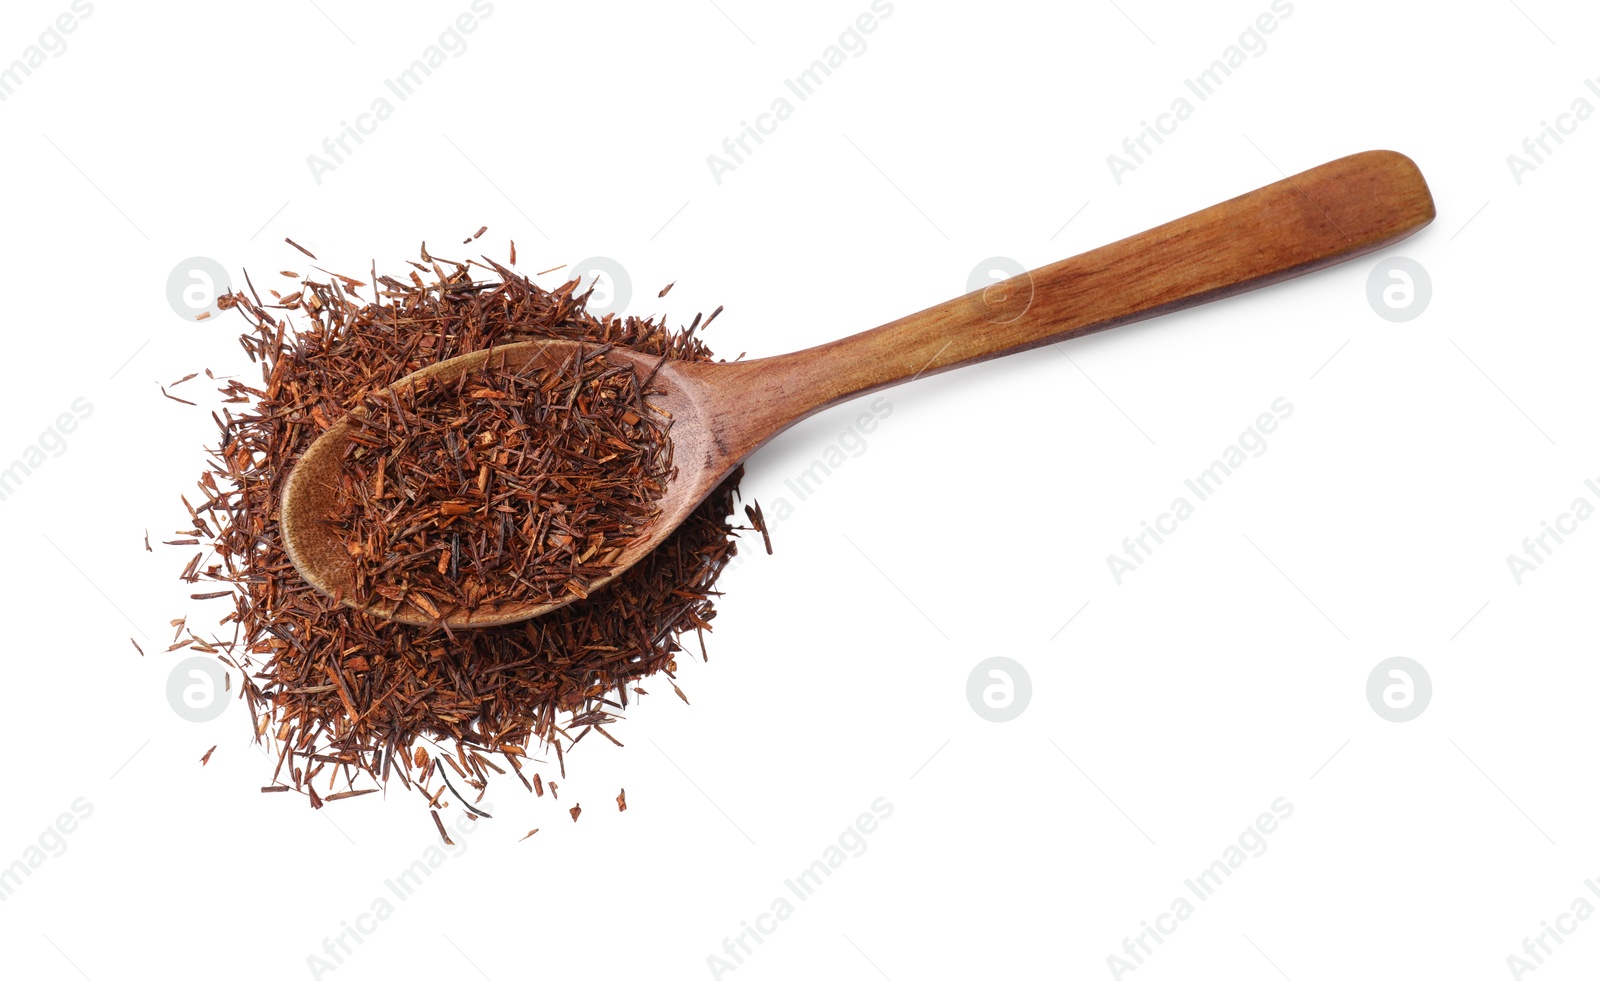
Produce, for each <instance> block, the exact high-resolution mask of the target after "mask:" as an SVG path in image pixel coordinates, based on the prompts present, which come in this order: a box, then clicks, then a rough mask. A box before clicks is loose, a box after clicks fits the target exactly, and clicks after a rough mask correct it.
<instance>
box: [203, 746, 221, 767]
mask: <svg viewBox="0 0 1600 981" xmlns="http://www.w3.org/2000/svg"><path fill="white" fill-rule="evenodd" d="M216 751H217V747H215V746H213V747H211V748H210V749H208V750H206V755H204V756H202V757H200V765H201V766H205V765H206V764H207V763H210V762H211V754H212V753H215V752H216Z"/></svg>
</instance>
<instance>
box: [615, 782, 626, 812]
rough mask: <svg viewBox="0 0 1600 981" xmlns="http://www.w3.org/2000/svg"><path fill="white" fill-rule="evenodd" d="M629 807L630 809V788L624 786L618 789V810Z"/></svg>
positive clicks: (624, 809)
mask: <svg viewBox="0 0 1600 981" xmlns="http://www.w3.org/2000/svg"><path fill="white" fill-rule="evenodd" d="M627 809H628V788H626V787H624V788H622V789H621V790H619V791H617V810H619V811H626V810H627Z"/></svg>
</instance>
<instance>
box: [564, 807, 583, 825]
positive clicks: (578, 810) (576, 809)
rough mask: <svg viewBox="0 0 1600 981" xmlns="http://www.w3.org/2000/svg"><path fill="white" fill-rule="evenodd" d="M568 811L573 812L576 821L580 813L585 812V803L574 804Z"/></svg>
mask: <svg viewBox="0 0 1600 981" xmlns="http://www.w3.org/2000/svg"><path fill="white" fill-rule="evenodd" d="M567 813H568V814H571V815H572V820H574V821H576V820H578V815H579V814H582V813H583V805H582V804H574V805H572V806H571V807H570V808H568V809H567Z"/></svg>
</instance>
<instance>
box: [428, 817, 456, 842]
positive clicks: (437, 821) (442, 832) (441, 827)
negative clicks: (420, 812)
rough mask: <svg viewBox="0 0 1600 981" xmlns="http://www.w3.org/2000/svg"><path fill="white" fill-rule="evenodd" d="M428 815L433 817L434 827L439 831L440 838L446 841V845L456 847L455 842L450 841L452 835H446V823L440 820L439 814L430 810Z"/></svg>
mask: <svg viewBox="0 0 1600 981" xmlns="http://www.w3.org/2000/svg"><path fill="white" fill-rule="evenodd" d="M428 813H429V814H432V815H433V826H434V827H436V828H438V829H439V837H440V838H443V839H444V843H445V844H447V845H454V844H455V842H453V841H451V840H450V835H448V834H447V833H445V830H444V822H443V821H442V820H440V819H439V812H438V811H435V810H432V809H430V810H429V811H428Z"/></svg>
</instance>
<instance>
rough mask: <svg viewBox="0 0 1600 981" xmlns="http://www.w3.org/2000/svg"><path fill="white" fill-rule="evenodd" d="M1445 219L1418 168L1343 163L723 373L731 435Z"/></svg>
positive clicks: (1225, 291)
mask: <svg viewBox="0 0 1600 981" xmlns="http://www.w3.org/2000/svg"><path fill="white" fill-rule="evenodd" d="M1433 217H1434V207H1433V198H1432V196H1431V195H1430V194H1429V193H1428V185H1427V183H1426V182H1425V181H1424V180H1423V178H1422V174H1421V172H1420V171H1419V170H1418V169H1417V166H1416V164H1414V163H1412V161H1411V160H1410V158H1408V157H1406V156H1404V155H1402V154H1399V153H1395V152H1392V151H1388V150H1372V151H1368V152H1366V153H1358V154H1354V155H1352V156H1348V157H1343V158H1341V159H1339V160H1334V161H1332V162H1331V163H1325V164H1323V165H1322V166H1320V167H1314V168H1312V169H1311V170H1308V171H1306V172H1304V173H1301V174H1296V175H1295V176H1293V177H1289V178H1286V179H1284V180H1281V181H1278V182H1277V183H1274V184H1268V185H1267V186H1265V187H1262V188H1259V189H1257V190H1254V191H1251V192H1250V193H1248V194H1245V195H1242V196H1240V197H1236V198H1233V199H1232V200H1229V201H1224V202H1222V203H1221V204H1217V205H1213V206H1211V207H1209V208H1206V209H1205V210H1203V211H1197V212H1195V213H1194V214H1192V215H1189V216H1187V217H1184V218H1179V219H1177V220H1176V221H1172V222H1168V223H1167V224H1165V225H1161V226H1160V227H1157V228H1152V229H1150V230H1149V231H1145V232H1140V233H1139V234H1137V235H1134V236H1132V237H1130V238H1125V239H1123V240H1122V241H1120V242H1113V243H1112V244H1110V245H1106V246H1102V247H1101V248H1098V249H1095V250H1094V251H1092V252H1085V253H1083V254H1082V255H1078V256H1074V257H1072V258H1070V259H1064V260H1062V261H1060V262H1057V263H1054V264H1052V265H1048V266H1044V267H1043V268H1040V269H1036V270H1034V271H1032V272H1027V273H1023V274H1021V275H1019V276H1015V277H1013V278H1011V279H1008V280H1005V281H1003V282H998V283H995V284H993V285H991V286H989V287H987V288H986V289H983V290H979V291H977V292H974V293H969V294H967V295H966V296H962V297H957V298H956V299H954V300H949V301H947V302H945V303H941V304H939V305H938V306H933V307H929V308H928V309H926V310H923V311H921V312H920V313H914V314H911V315H910V316H908V317H902V318H901V319H899V320H896V321H894V322H892V323H888V324H885V325H884V326H882V327H878V328H875V329H873V330H869V331H866V332H864V333H861V334H856V335H854V336H853V337H846V338H844V339H842V340H837V341H832V342H830V343H827V344H822V345H819V346H817V347H813V348H809V349H807V350H804V351H798V352H795V353H793V354H787V355H782V356H779V357H773V358H763V359H760V360H755V361H749V362H743V363H736V364H730V365H719V366H717V367H718V368H724V369H736V370H731V371H728V373H726V374H724V375H723V376H722V379H721V380H722V381H723V383H724V384H726V385H728V386H729V387H728V389H725V390H727V391H730V394H736V395H737V396H738V397H737V398H736V399H731V400H729V401H731V402H735V403H736V412H735V413H732V414H731V416H730V417H729V418H726V419H725V420H724V429H725V431H730V432H729V435H731V436H734V437H735V439H734V441H733V442H734V444H735V445H737V446H738V447H739V449H742V450H744V451H745V452H749V451H750V450H753V449H754V448H755V447H756V446H758V445H760V444H761V443H762V442H765V441H766V440H767V439H768V438H770V437H771V436H773V435H775V434H776V433H778V432H780V431H782V430H783V429H785V428H787V427H788V426H789V425H791V424H793V423H794V422H797V421H799V420H800V419H803V418H805V417H806V416H808V415H810V414H812V413H813V412H816V411H818V410H820V409H823V408H825V407H827V406H829V405H832V404H834V403H836V402H839V401H842V400H844V399H847V398H850V397H851V396H854V395H858V394H861V393H863V392H867V391H871V390H873V389H877V388H883V387H885V386H888V385H893V384H896V383H898V382H903V381H908V380H910V379H912V378H916V377H920V376H922V375H931V374H933V373H935V372H939V371H946V370H948V369H950V368H957V367H960V366H962V365H968V364H975V363H977V362H980V361H986V360H988V359H990V358H994V357H998V356H1000V355H1002V354H1010V353H1012V352H1015V351H1025V350H1027V349H1029V348H1033V347H1037V346H1039V345H1041V344H1047V343H1050V342H1052V341H1059V340H1065V339H1066V338H1069V337H1077V336H1079V335H1081V334H1088V333H1092V332H1094V331H1097V330H1106V329H1107V328H1111V327H1118V326H1121V325H1122V324H1128V323H1133V322H1135V321H1139V320H1144V319H1147V318H1149V317H1155V316H1159V315H1161V314H1164V313H1169V312H1171V311H1174V310H1181V309H1183V308H1185V307H1191V306H1195V305H1198V304H1201V303H1206V302H1209V301H1211V300H1217V299H1221V298H1222V297H1225V296H1231V295H1233V294H1235V293H1242V292H1244V291H1246V290H1252V289H1258V288H1260V287H1262V286H1267V285H1270V284H1272V283H1276V282H1279V281H1281V280H1285V279H1291V278H1293V277H1295V276H1300V275H1303V274H1305V273H1308V272H1311V271H1313V270H1315V269H1320V268H1322V267H1324V266H1329V265H1332V264H1334V263H1337V262H1343V261H1344V260H1346V259H1353V258H1355V257H1357V256H1360V255H1364V254H1366V253H1368V252H1372V251H1374V250H1376V249H1380V248H1383V247H1384V246H1386V245H1390V244H1392V243H1394V242H1398V241H1400V240H1401V239H1403V238H1405V237H1406V236H1408V235H1410V234H1411V233H1412V232H1415V231H1416V230H1418V229H1419V228H1421V227H1423V226H1424V225H1426V224H1428V222H1430V221H1432V220H1433ZM708 367H709V366H708ZM741 437H742V438H741ZM740 455H743V454H740Z"/></svg>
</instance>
